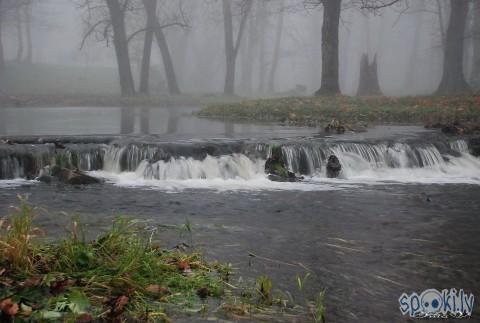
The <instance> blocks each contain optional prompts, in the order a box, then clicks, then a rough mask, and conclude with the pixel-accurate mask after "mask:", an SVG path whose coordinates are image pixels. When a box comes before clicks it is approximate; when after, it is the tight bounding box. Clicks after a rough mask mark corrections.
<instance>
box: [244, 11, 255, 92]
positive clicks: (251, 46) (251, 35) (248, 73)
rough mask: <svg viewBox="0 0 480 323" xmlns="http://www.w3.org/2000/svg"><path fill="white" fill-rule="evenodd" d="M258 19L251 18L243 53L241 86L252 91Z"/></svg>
mask: <svg viewBox="0 0 480 323" xmlns="http://www.w3.org/2000/svg"><path fill="white" fill-rule="evenodd" d="M256 22H257V19H251V20H250V21H249V24H248V37H247V38H246V43H245V47H246V48H245V50H244V51H243V53H242V64H241V66H242V75H241V86H242V89H243V91H244V92H245V93H246V94H247V95H250V94H251V93H252V76H253V74H252V73H253V64H254V62H255V48H256V44H257V23H256Z"/></svg>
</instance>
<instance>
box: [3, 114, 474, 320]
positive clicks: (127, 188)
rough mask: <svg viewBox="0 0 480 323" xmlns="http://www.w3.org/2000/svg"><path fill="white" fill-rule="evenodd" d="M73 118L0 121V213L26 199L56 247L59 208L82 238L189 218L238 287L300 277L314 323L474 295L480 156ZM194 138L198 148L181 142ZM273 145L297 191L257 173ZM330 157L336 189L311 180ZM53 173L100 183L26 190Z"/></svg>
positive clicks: (321, 178) (231, 128)
mask: <svg viewBox="0 0 480 323" xmlns="http://www.w3.org/2000/svg"><path fill="white" fill-rule="evenodd" d="M86 109H87V108H85V109H84V110H81V111H82V113H79V114H78V115H76V116H75V115H73V116H72V113H73V112H71V111H70V110H67V111H68V112H65V114H64V115H61V116H59V117H58V119H61V120H63V121H62V123H58V124H57V128H55V126H52V122H53V123H55V122H54V121H52V120H49V119H48V118H46V119H45V120H46V121H45V122H44V123H43V126H42V124H38V125H37V126H36V128H35V127H34V128H33V129H36V130H32V132H28V131H29V130H28V128H27V127H26V126H24V125H23V126H18V125H17V123H15V125H13V123H12V122H11V121H9V122H6V123H5V124H6V125H7V127H6V129H5V127H4V130H6V131H4V132H6V133H7V134H9V136H8V137H9V138H10V139H11V140H12V141H14V142H15V144H14V145H9V144H0V207H1V208H2V211H5V212H6V209H7V207H8V206H9V205H11V204H14V203H15V198H16V194H17V193H20V194H26V195H29V198H30V201H31V202H32V203H35V204H37V205H41V206H45V207H46V208H47V209H48V210H49V211H50V213H49V215H44V216H42V217H40V218H39V220H38V221H39V222H40V224H42V225H44V226H45V227H46V228H47V231H49V232H52V233H54V234H61V233H62V232H63V231H64V225H65V223H66V217H65V215H64V214H62V213H60V211H68V212H71V213H76V214H78V215H79V216H80V217H81V219H82V221H83V222H84V223H85V224H86V225H87V227H88V228H89V230H88V233H89V235H91V236H93V235H94V234H96V233H97V232H99V231H101V230H102V229H104V228H105V227H106V226H107V225H108V224H109V223H110V221H111V219H112V218H113V217H114V216H115V214H119V213H120V214H128V215H132V216H135V217H137V218H140V219H144V220H146V221H149V222H150V223H151V225H154V226H155V225H165V224H167V225H180V224H182V223H184V221H185V219H187V218H188V219H190V221H191V222H192V223H193V241H194V245H195V247H196V248H199V249H201V250H204V251H205V252H206V253H207V256H208V257H210V258H212V259H213V258H215V259H219V260H220V261H227V262H232V263H233V264H234V266H235V267H237V268H238V269H239V273H241V274H242V275H247V276H249V277H254V276H256V275H260V274H268V275H269V276H271V277H272V278H273V280H274V285H275V286H276V288H278V289H282V290H291V291H294V290H295V289H296V286H295V276H296V274H302V275H303V274H305V267H306V268H309V270H311V271H312V277H311V278H310V281H309V282H308V287H309V288H308V291H307V294H308V295H309V297H313V296H314V294H315V293H316V292H317V291H319V290H322V289H326V295H327V298H326V315H327V321H328V322H377V321H382V322H397V321H398V322H402V321H404V319H403V317H402V316H401V314H400V311H399V309H398V297H399V296H400V294H401V293H402V292H412V291H416V292H418V293H420V292H422V291H423V290H424V289H427V288H437V289H443V288H457V289H459V288H464V289H465V290H466V291H469V292H473V293H474V294H475V292H477V291H478V290H480V285H479V283H478V282H479V281H480V256H479V255H478V252H477V250H478V248H479V247H480V235H479V234H478V228H479V225H480V220H479V219H478V210H480V200H479V196H480V159H479V158H478V157H475V156H473V155H472V154H471V153H472V152H473V142H474V141H473V140H472V138H449V137H445V136H443V135H441V134H439V133H437V132H434V131H425V130H423V129H421V128H417V127H376V128H374V129H372V130H371V131H369V132H368V133H365V134H354V135H353V134H346V135H343V136H333V137H325V136H321V135H319V134H318V133H317V129H298V128H290V127H283V126H260V125H245V124H232V123H221V122H218V121H215V122H214V121H207V120H197V119H195V118H194V117H192V116H190V115H187V114H186V115H182V114H180V115H179V116H178V115H177V116H178V117H176V119H175V120H176V121H175V123H176V125H175V126H172V125H170V126H169V125H168V123H169V122H168V121H165V119H164V118H162V117H161V116H167V117H168V113H171V112H169V111H164V110H158V111H157V110H153V109H151V110H152V111H153V112H152V111H151V112H150V115H149V116H150V118H149V120H148V123H149V125H148V131H139V129H140V130H141V129H143V130H145V122H142V120H137V121H136V122H135V123H134V125H133V127H132V126H131V125H130V126H129V127H127V128H129V129H130V131H133V132H134V134H130V135H121V133H122V132H123V131H122V125H121V124H122V121H121V112H120V111H121V110H114V108H110V109H111V110H108V109H100V108H99V109H98V111H99V114H98V116H99V117H98V119H100V120H93V119H92V123H90V124H89V125H88V126H87V127H86V128H85V129H83V130H82V129H81V128H79V127H78V128H75V126H72V127H69V126H68V125H69V122H70V123H73V124H75V125H77V124H78V121H79V120H86V119H85V118H87V116H85V115H84V114H85V111H87V110H86ZM89 109H92V108H89ZM32 110H33V109H32ZM22 111H25V110H22ZM36 111H37V113H38V110H36ZM56 111H64V110H56ZM105 111H110V112H112V113H113V115H114V117H112V119H113V121H112V122H111V124H110V125H111V126H110V128H109V126H108V122H106V124H107V126H106V127H103V126H102V122H101V119H102V118H105V114H106V112H105ZM115 111H117V112H116V113H117V114H120V115H116V114H115V113H114V112H115ZM22 113H23V112H22ZM42 113H43V114H42ZM42 113H40V114H39V118H40V117H41V118H45V115H44V113H45V112H42ZM69 113H70V114H69ZM60 114H61V113H60ZM8 115H9V117H10V118H12V117H13V116H15V112H14V111H9V112H8ZM20 115H21V114H20ZM137 115H140V117H141V115H142V113H141V112H140V113H137ZM102 116H103V117H102ZM152 116H153V117H152ZM155 116H156V117H155ZM19 118H21V116H20V117H19ZM69 118H73V119H72V120H70V121H68V120H69ZM78 118H80V119H78ZM88 118H90V117H88ZM115 118H116V119H115ZM94 119H95V118H94ZM55 120H57V118H55ZM115 120H116V121H115ZM167 120H168V118H167ZM194 120H197V121H198V124H197V123H195V122H193V121H194ZM96 122H97V123H96ZM109 122H110V121H109ZM165 122H166V124H165ZM119 123H120V125H118V124H119ZM142 124H144V126H143V127H142V126H141V125H142ZM189 125H190V126H189ZM192 125H197V126H198V127H199V128H198V129H194V128H192V127H193V126H192ZM50 126H51V128H49V127H50ZM22 127H24V128H22ZM48 129H53V130H49V131H47V130H48ZM98 129H104V130H105V131H104V132H99V131H98ZM152 129H153V130H152ZM155 129H156V130H155ZM199 129H200V130H199ZM197 130H198V131H199V132H200V133H201V134H202V135H199V136H195V135H194V133H195V131H197ZM79 134H81V136H80V135H79ZM199 138H202V139H199ZM58 142H61V145H59V144H58ZM273 145H276V146H280V147H281V150H282V155H283V157H284V159H285V161H286V163H287V166H288V168H289V169H290V170H291V171H292V172H295V173H297V174H299V175H302V176H303V177H304V180H303V181H301V182H294V183H282V182H272V181H270V180H268V178H267V176H266V175H265V174H264V165H265V160H266V159H267V158H268V157H269V154H270V151H271V148H272V147H273ZM331 154H334V155H336V156H337V157H338V158H339V160H340V163H341V164H342V166H343V168H342V171H341V174H340V176H339V178H336V179H328V178H326V175H325V167H326V160H327V158H328V156H329V155H331ZM60 160H61V161H62V162H63V163H66V164H69V165H71V166H72V167H77V168H79V169H81V170H84V171H86V172H88V173H89V174H91V175H92V176H95V177H99V178H101V179H103V180H105V183H104V184H99V185H91V186H85V187H69V186H64V185H61V184H52V185H47V184H43V183H39V182H37V181H35V180H34V179H35V177H36V176H37V175H38V173H39V171H40V169H42V168H43V167H45V166H47V165H51V164H52V163H54V162H58V161H60ZM161 237H162V241H163V242H164V243H165V244H167V246H172V245H174V244H176V243H177V242H179V241H181V240H182V239H184V237H180V236H178V233H177V232H176V231H175V230H173V231H172V230H170V231H169V230H166V229H165V230H164V231H162V234H161ZM251 253H253V254H256V255H259V256H263V257H267V258H272V259H275V261H267V260H262V258H258V257H256V258H252V257H251V256H249V254H251ZM287 263H288V264H287ZM298 263H301V264H302V265H301V266H300V265H298ZM298 294H299V293H298V292H296V293H295V292H294V297H300V296H298ZM476 309H477V310H476V311H475V310H474V314H475V315H476V316H475V317H476V318H478V306H476Z"/></svg>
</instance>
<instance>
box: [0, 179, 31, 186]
mask: <svg viewBox="0 0 480 323" xmlns="http://www.w3.org/2000/svg"><path fill="white" fill-rule="evenodd" d="M37 183H38V182H37V181H29V180H26V179H22V178H17V179H7V180H0V188H14V187H20V186H30V185H35V184H37Z"/></svg>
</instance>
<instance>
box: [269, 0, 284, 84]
mask: <svg viewBox="0 0 480 323" xmlns="http://www.w3.org/2000/svg"><path fill="white" fill-rule="evenodd" d="M284 4H285V1H284V0H281V1H280V12H279V16H278V23H277V30H276V33H275V48H274V49H273V60H272V67H271V69H270V75H269V78H268V91H269V92H270V93H273V92H275V75H276V72H277V68H278V61H279V60H280V44H281V42H282V33H283V21H284V15H285V13H284V10H283V6H284Z"/></svg>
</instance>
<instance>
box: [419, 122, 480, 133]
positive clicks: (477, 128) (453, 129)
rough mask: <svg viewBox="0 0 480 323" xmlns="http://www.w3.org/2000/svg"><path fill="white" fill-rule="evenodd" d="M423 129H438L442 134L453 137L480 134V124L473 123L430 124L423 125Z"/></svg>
mask: <svg viewBox="0 0 480 323" xmlns="http://www.w3.org/2000/svg"><path fill="white" fill-rule="evenodd" d="M425 128H427V129H440V130H441V131H442V132H443V133H444V134H447V135H454V136H461V135H478V134H480V124H479V123H474V122H466V123H459V122H452V123H432V124H427V125H425Z"/></svg>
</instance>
